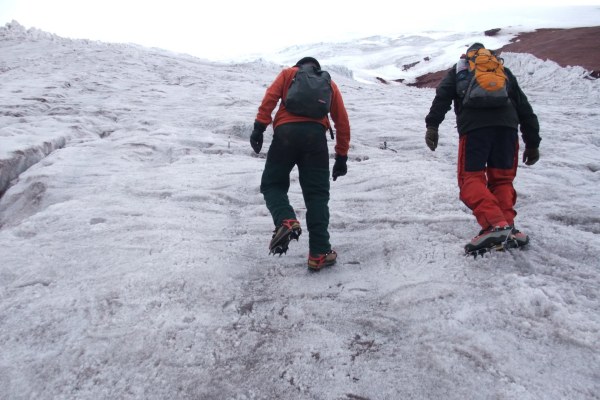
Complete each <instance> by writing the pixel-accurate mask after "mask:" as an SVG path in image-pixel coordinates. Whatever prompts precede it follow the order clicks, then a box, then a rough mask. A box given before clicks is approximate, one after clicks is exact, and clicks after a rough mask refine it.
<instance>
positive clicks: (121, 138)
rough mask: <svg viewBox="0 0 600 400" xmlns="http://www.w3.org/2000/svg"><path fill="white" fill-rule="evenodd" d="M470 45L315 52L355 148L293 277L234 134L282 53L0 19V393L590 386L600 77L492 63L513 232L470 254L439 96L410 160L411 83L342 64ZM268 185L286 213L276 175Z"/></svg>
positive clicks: (97, 395)
mask: <svg viewBox="0 0 600 400" xmlns="http://www.w3.org/2000/svg"><path fill="white" fill-rule="evenodd" d="M476 39H477V38H472V37H469V36H468V35H467V34H465V35H462V36H461V35H459V36H457V37H455V39H454V40H451V39H450V38H448V37H445V38H444V39H443V40H440V41H438V40H436V39H435V38H430V39H427V41H426V43H425V42H424V39H423V38H422V37H415V39H414V41H413V42H410V41H408V42H407V43H408V44H406V43H405V42H402V43H395V42H393V41H391V42H389V43H387V44H386V45H385V46H383V47H382V48H381V49H379V50H373V51H372V52H371V53H369V56H368V57H366V56H365V55H364V54H363V53H361V52H360V51H359V52H357V48H356V47H354V46H352V45H351V44H348V45H345V46H342V47H340V48H335V49H333V48H332V49H330V52H331V54H337V56H336V57H333V56H332V58H331V59H326V62H322V65H323V67H324V69H329V70H330V71H331V72H332V76H333V79H334V80H335V81H336V83H337V84H338V85H339V87H340V89H341V91H342V94H343V96H344V100H345V103H346V106H347V108H348V113H349V116H350V121H351V126H352V134H353V136H352V147H351V149H350V154H349V155H350V158H349V162H348V175H347V176H344V177H342V178H340V179H338V180H337V181H336V182H332V189H331V201H330V209H331V225H330V233H331V236H332V242H333V245H334V248H335V249H336V250H337V251H338V252H339V263H338V264H337V265H336V266H334V267H333V268H329V269H326V270H324V271H321V272H320V273H309V272H308V271H307V268H306V257H307V251H308V249H307V238H306V237H305V236H302V237H301V239H300V241H299V242H298V243H296V242H293V243H292V244H291V246H290V251H289V252H288V254H287V255H285V256H283V257H270V256H268V250H267V244H268V242H269V240H270V237H271V232H272V229H273V226H272V221H271V218H270V216H269V214H268V211H267V209H266V207H265V205H264V201H263V198H262V195H261V194H260V192H259V182H260V177H261V173H262V169H263V166H264V158H265V156H264V154H265V151H266V149H267V148H268V146H269V142H270V139H271V137H272V129H271V128H269V129H268V130H267V132H266V135H265V142H266V143H265V145H264V147H263V152H262V153H261V154H260V155H259V156H256V155H255V154H254V153H253V152H252V150H251V148H250V145H249V142H248V139H249V135H250V132H251V129H252V123H253V121H254V117H255V115H256V111H257V107H258V105H259V103H260V100H261V99H262V96H263V94H264V91H265V89H266V87H267V85H268V84H270V82H271V81H272V80H273V79H274V77H275V76H276V75H277V73H278V72H279V71H280V68H281V66H280V65H278V64H275V63H272V62H268V61H264V60H262V61H255V62H248V63H237V64H236V63H229V64H225V63H221V64H220V63H215V62H208V61H204V60H201V59H197V58H193V57H187V56H182V55H174V54H172V53H169V52H167V51H161V50H156V49H145V48H141V47H136V46H132V45H116V44H106V43H98V42H90V41H81V40H69V39H63V38H59V37H56V36H53V35H48V34H44V33H42V32H39V31H35V30H28V31H26V30H24V29H23V28H22V27H20V26H19V25H18V24H16V23H13V24H9V25H7V26H6V27H4V28H0V54H1V57H0V168H1V169H0V178H1V180H0V184H1V186H2V191H4V194H3V196H2V197H1V198H0V399H11V400H12V399H235V400H242V399H244V400H249V399H353V400H360V399H363V400H364V399H370V400H375V399H475V398H476V399H520V400H523V399H599V398H600V395H599V393H600V299H599V288H600V263H599V261H598V260H600V240H599V237H600V236H599V235H600V213H599V211H600V210H599V206H600V194H599V191H598V187H599V184H600V175H599V174H600V172H599V171H600V158H599V156H598V155H599V154H600V151H599V150H600V149H599V148H600V139H599V136H598V132H597V131H596V129H597V127H598V126H600V113H599V112H598V110H600V95H599V93H600V80H596V81H593V80H587V79H582V76H584V75H585V71H584V70H583V69H581V68H578V67H570V68H560V67H559V66H558V65H557V64H555V63H553V62H549V61H542V60H539V59H536V58H534V57H533V56H530V55H526V54H504V55H503V56H504V58H505V60H506V65H507V66H509V67H510V68H511V69H512V71H513V72H514V73H515V74H516V75H517V77H518V79H519V80H520V84H521V86H522V88H523V90H524V91H525V93H526V94H527V95H528V97H529V100H530V102H531V103H532V105H533V107H534V110H535V111H536V113H537V114H538V116H539V119H540V122H541V135H542V138H543V141H542V143H541V148H540V151H541V160H540V161H539V162H538V164H536V165H534V166H532V167H528V166H524V165H521V166H520V169H519V172H518V176H517V180H516V189H517V192H518V194H519V198H518V202H517V210H518V212H519V215H518V217H517V223H518V228H520V229H521V230H523V231H525V232H527V233H528V234H530V236H531V244H530V246H529V248H527V249H524V250H515V251H509V252H505V253H493V254H490V255H488V256H486V257H484V258H478V259H477V260H474V259H473V258H467V257H465V256H464V255H463V251H462V247H463V245H464V244H465V243H466V242H467V241H468V239H469V238H470V237H472V236H474V235H475V234H476V233H477V231H478V229H479V228H478V226H477V225H476V222H475V219H474V217H473V216H472V215H471V212H470V210H468V209H467V208H466V207H465V206H464V205H462V203H460V201H459V200H458V188H457V185H456V176H455V170H456V155H457V135H456V132H455V128H454V126H455V121H454V116H453V114H452V112H449V113H448V115H447V119H446V121H445V122H444V123H443V124H442V125H441V127H440V145H439V147H438V150H437V151H435V152H431V151H429V150H428V149H427V147H426V146H425V142H424V132H425V127H424V117H425V115H426V114H427V112H428V110H429V106H430V104H431V100H432V99H433V96H434V90H432V89H417V88H413V87H408V86H405V85H401V84H393V85H382V84H373V83H372V80H369V79H367V78H364V79H361V80H357V79H353V78H352V76H353V75H356V72H355V71H353V69H352V65H356V63H358V62H361V63H366V62H367V61H368V60H371V61H372V62H373V63H375V64H374V65H371V66H370V67H369V69H368V71H370V72H368V71H367V72H365V73H362V76H363V77H367V76H368V75H369V74H371V76H372V75H375V74H377V72H376V71H377V70H378V69H381V68H388V67H389V66H390V65H391V66H393V65H395V63H394V62H391V63H388V62H384V60H386V59H387V58H386V56H385V53H386V52H388V53H389V52H393V49H395V48H397V47H398V46H405V47H408V49H405V50H406V54H409V53H410V52H412V53H413V54H416V55H417V56H418V57H415V60H416V59H422V58H424V57H426V56H432V55H433V56H434V57H432V62H434V63H445V64H448V63H450V65H451V64H452V62H453V59H455V58H456V57H457V56H458V55H459V54H460V49H462V46H464V44H465V43H468V42H472V41H474V40H476ZM361 46H364V44H363V45H361ZM358 48H359V49H360V48H361V47H360V46H359V47H358ZM290 51H293V50H290ZM403 51H404V50H403ZM299 54H300V52H299V53H298V54H295V53H294V54H288V56H289V58H290V59H294V58H295V57H298V55H299ZM314 54H317V53H314ZM319 55H320V53H319V54H317V56H319ZM325 58H326V57H325ZM352 60H354V61H353V62H350V61H352ZM347 61H348V63H347ZM407 61H409V60H407ZM403 63H404V61H403ZM346 64H349V65H350V66H346V67H340V66H339V65H342V66H343V65H346ZM336 65H338V67H336ZM446 66H448V65H446ZM329 67H331V68H329ZM365 68H366V67H365ZM389 68H391V67H389ZM394 68H395V67H394ZM415 68H416V67H415ZM365 71H366V69H365ZM384 143H385V146H384ZM329 146H330V150H331V151H332V149H333V142H331V141H329ZM290 200H291V202H292V204H293V205H294V206H295V207H296V210H297V212H298V216H299V218H300V220H301V222H302V223H303V224H304V223H305V220H304V217H305V208H304V205H303V202H302V195H301V192H300V188H299V185H298V176H297V172H296V170H294V172H293V173H292V186H291V189H290Z"/></svg>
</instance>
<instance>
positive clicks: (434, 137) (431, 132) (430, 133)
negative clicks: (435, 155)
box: [425, 126, 440, 151]
mask: <svg viewBox="0 0 600 400" xmlns="http://www.w3.org/2000/svg"><path fill="white" fill-rule="evenodd" d="M439 137H440V135H439V134H438V128H435V127H433V126H428V127H427V132H425V143H426V144H427V147H429V148H430V149H431V151H435V149H436V147H437V144H438V139H439Z"/></svg>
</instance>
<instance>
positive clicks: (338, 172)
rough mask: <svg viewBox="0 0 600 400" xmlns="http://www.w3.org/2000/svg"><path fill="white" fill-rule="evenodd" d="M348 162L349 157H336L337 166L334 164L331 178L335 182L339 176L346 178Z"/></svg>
mask: <svg viewBox="0 0 600 400" xmlns="http://www.w3.org/2000/svg"><path fill="white" fill-rule="evenodd" d="M346 161H348V156H340V155H338V154H336V155H335V164H333V170H332V171H331V176H332V177H333V180H334V181H335V180H336V179H337V177H338V176H344V175H346V173H347V172H348V166H347V165H346Z"/></svg>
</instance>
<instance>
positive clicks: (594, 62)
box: [413, 26, 600, 88]
mask: <svg viewBox="0 0 600 400" xmlns="http://www.w3.org/2000/svg"><path fill="white" fill-rule="evenodd" d="M503 51H506V52H512V53H529V54H533V55H534V56H536V57H537V58H539V59H542V60H552V61H554V62H556V63H557V64H558V65H560V66H562V67H566V66H569V65H571V66H575V65H578V66H581V67H583V68H585V69H587V70H588V71H590V75H591V76H592V77H595V78H599V77H600V26H595V27H590V28H572V29H538V30H536V31H534V32H526V33H522V34H520V35H518V36H517V37H515V38H514V39H513V40H512V43H509V44H507V45H506V46H504V47H502V48H500V49H498V52H500V53H501V52H503ZM445 74H446V71H438V72H434V73H431V74H427V75H423V76H420V77H418V78H417V81H416V83H414V84H413V86H417V87H433V88H434V87H436V86H437V85H438V83H439V82H440V80H441V79H442V78H443V77H444V75H445Z"/></svg>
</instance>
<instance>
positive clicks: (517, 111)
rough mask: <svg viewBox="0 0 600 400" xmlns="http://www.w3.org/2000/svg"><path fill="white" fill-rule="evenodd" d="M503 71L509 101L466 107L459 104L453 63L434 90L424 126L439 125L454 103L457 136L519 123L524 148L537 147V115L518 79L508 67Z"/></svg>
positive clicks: (517, 125)
mask: <svg viewBox="0 0 600 400" xmlns="http://www.w3.org/2000/svg"><path fill="white" fill-rule="evenodd" d="M504 71H505V72H506V76H507V78H508V95H509V97H510V99H511V103H509V104H508V105H506V106H505V107H499V108H467V107H463V106H462V103H461V102H462V98H460V97H459V96H458V93H457V90H456V65H454V66H453V67H452V69H450V70H448V73H447V74H446V76H445V77H444V79H443V80H442V81H441V82H440V84H439V85H438V87H437V89H436V92H435V98H434V99H433V103H432V104H431V109H430V110H429V114H427V117H425V125H426V126H428V127H429V126H431V127H436V128H437V127H439V126H440V124H441V123H442V121H443V120H444V117H445V116H446V113H447V112H448V110H450V107H451V105H452V102H454V112H455V113H456V124H457V128H458V132H459V134H460V135H463V134H466V133H469V132H471V131H473V130H475V129H478V128H484V127H491V126H492V127H493V126H507V127H511V128H514V129H518V127H519V125H521V133H522V135H523V141H524V142H525V147H526V148H531V149H537V148H538V147H539V145H540V141H541V138H540V135H539V132H540V126H539V123H538V119H537V116H536V115H535V114H534V113H533V109H532V108H531V105H530V104H529V101H528V100H527V96H525V94H524V93H523V91H522V90H521V88H520V87H519V84H518V83H517V78H515V76H514V75H513V73H512V72H511V71H510V70H509V69H508V68H504Z"/></svg>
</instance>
